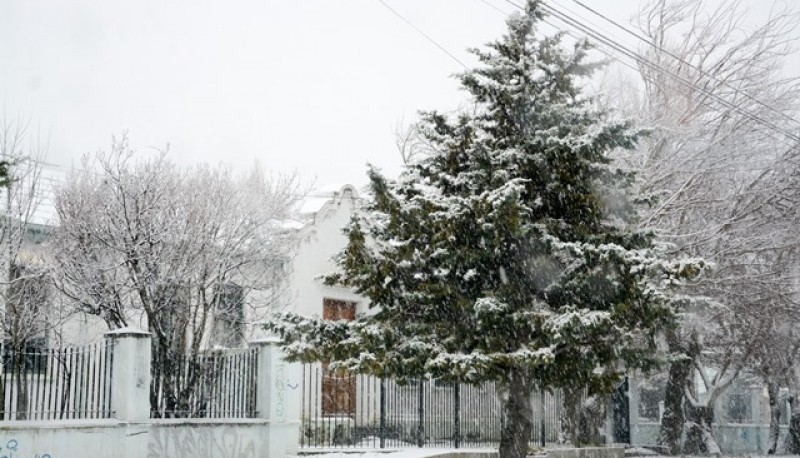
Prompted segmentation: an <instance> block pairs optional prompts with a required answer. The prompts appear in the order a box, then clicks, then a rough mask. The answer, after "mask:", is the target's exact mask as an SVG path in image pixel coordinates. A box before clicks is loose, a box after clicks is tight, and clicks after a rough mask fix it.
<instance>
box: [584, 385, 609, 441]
mask: <svg viewBox="0 0 800 458" xmlns="http://www.w3.org/2000/svg"><path fill="white" fill-rule="evenodd" d="M607 405H608V396H602V395H599V394H594V395H592V396H588V397H587V398H586V399H585V400H584V401H583V403H582V407H581V412H580V423H579V424H578V440H577V442H578V443H579V444H581V445H596V446H599V445H603V444H605V434H604V432H603V425H604V424H605V422H606V406H607Z"/></svg>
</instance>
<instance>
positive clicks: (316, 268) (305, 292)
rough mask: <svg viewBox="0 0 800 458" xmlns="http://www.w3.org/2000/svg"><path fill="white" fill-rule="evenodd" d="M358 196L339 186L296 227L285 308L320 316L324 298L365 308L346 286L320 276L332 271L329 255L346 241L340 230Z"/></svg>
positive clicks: (357, 202) (341, 247)
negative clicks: (297, 228) (297, 232)
mask: <svg viewBox="0 0 800 458" xmlns="http://www.w3.org/2000/svg"><path fill="white" fill-rule="evenodd" d="M359 205H360V198H359V196H358V193H357V191H356V190H355V188H354V187H353V186H350V185H345V186H342V187H341V188H340V189H339V190H338V191H336V192H334V193H332V195H331V197H330V198H329V199H327V200H326V201H324V203H322V205H321V208H319V210H318V211H316V212H314V213H312V215H311V221H310V222H309V223H308V224H306V225H305V226H304V227H303V228H302V229H300V234H299V235H300V242H299V245H298V247H297V250H296V254H295V256H294V258H293V260H292V272H291V274H290V275H291V279H290V284H289V303H288V305H289V306H288V309H289V310H291V311H294V312H295V313H298V314H300V315H305V316H315V315H316V316H321V315H322V301H323V299H324V298H330V299H339V300H345V301H353V302H356V303H357V305H356V312H357V313H361V312H366V310H367V308H368V304H369V303H368V301H367V300H366V299H365V298H363V297H361V296H359V295H357V294H354V293H353V292H352V291H351V290H350V289H348V288H341V287H335V286H326V285H325V284H324V283H323V281H322V279H321V278H318V277H320V276H321V275H325V274H328V273H331V272H335V269H336V267H335V265H334V262H333V259H332V258H333V257H334V255H336V254H337V253H339V252H340V251H341V250H342V249H343V248H344V247H345V246H346V245H347V237H346V236H345V234H343V233H342V230H343V229H344V228H345V226H346V225H347V223H349V222H350V217H351V215H352V214H353V211H354V210H355V209H356V208H358V206H359Z"/></svg>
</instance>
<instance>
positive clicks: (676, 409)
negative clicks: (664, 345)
mask: <svg viewBox="0 0 800 458" xmlns="http://www.w3.org/2000/svg"><path fill="white" fill-rule="evenodd" d="M691 374H692V362H691V361H690V360H688V359H685V360H680V361H674V362H673V363H672V364H670V365H669V377H668V378H667V386H666V388H665V390H664V415H663V416H662V417H661V427H660V431H659V437H658V443H659V445H662V446H664V447H666V448H667V450H668V451H669V453H670V455H678V454H680V452H681V438H682V436H683V424H684V421H685V420H684V415H683V403H684V392H683V390H684V387H685V386H686V383H687V381H688V380H689V377H690V376H691Z"/></svg>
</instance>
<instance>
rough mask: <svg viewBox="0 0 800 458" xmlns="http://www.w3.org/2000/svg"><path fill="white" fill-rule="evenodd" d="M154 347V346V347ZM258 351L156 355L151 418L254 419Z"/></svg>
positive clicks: (151, 391) (153, 370)
mask: <svg viewBox="0 0 800 458" xmlns="http://www.w3.org/2000/svg"><path fill="white" fill-rule="evenodd" d="M154 345H155V344H154ZM258 351H259V350H258V348H249V349H237V350H225V351H221V350H214V351H208V352H205V353H202V354H200V355H194V356H186V355H179V356H172V357H170V358H169V359H168V360H165V359H164V358H163V356H159V357H160V358H161V359H159V357H157V356H156V354H155V351H154V355H153V364H152V365H151V371H152V380H151V387H150V409H151V411H150V416H151V417H152V418H254V417H255V416H256V414H257V411H256V382H257V377H258Z"/></svg>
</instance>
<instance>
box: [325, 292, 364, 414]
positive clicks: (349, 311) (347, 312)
mask: <svg viewBox="0 0 800 458" xmlns="http://www.w3.org/2000/svg"><path fill="white" fill-rule="evenodd" d="M322 319H324V320H332V321H335V320H345V321H353V320H355V319H356V303H355V302H348V301H340V300H336V299H324V300H323V302H322ZM355 413H356V379H355V377H354V376H353V375H352V374H349V373H347V372H346V371H343V370H341V369H339V370H332V369H330V368H328V365H327V364H323V365H322V414H323V415H346V416H353V415H355Z"/></svg>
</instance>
